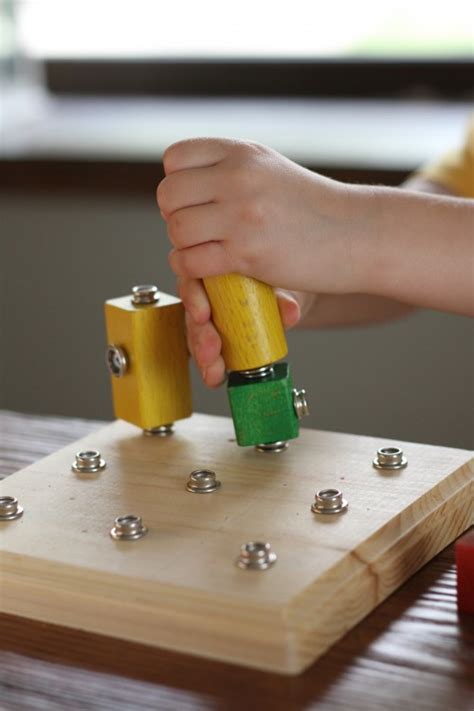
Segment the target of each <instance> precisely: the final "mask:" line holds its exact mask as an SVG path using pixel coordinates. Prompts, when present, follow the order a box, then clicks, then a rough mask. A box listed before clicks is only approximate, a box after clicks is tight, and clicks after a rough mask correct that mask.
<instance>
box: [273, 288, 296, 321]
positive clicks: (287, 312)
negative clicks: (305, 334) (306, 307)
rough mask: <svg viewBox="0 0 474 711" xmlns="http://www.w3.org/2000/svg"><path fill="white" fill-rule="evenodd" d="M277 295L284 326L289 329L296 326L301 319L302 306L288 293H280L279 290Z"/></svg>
mask: <svg viewBox="0 0 474 711" xmlns="http://www.w3.org/2000/svg"><path fill="white" fill-rule="evenodd" d="M275 293H276V297H277V301H278V307H279V309H280V316H281V320H282V322H283V326H284V327H285V328H287V329H288V328H292V327H293V326H296V324H297V323H298V321H299V320H300V318H301V306H300V304H299V302H298V301H297V300H296V298H295V297H294V296H293V295H292V294H290V293H288V292H287V291H280V290H279V289H278V290H277V291H276V292H275Z"/></svg>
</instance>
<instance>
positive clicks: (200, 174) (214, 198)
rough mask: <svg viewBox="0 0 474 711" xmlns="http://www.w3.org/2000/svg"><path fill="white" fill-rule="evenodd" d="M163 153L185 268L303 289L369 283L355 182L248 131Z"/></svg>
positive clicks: (179, 263) (176, 253) (169, 212)
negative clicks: (362, 261) (249, 138)
mask: <svg viewBox="0 0 474 711" xmlns="http://www.w3.org/2000/svg"><path fill="white" fill-rule="evenodd" d="M163 162H164V167H165V173H166V177H165V178H164V180H163V181H162V182H161V183H160V185H159V186H158V192H157V197H158V204H159V206H160V209H161V213H162V215H163V217H164V219H165V220H166V222H167V225H168V234H169V237H170V240H171V242H172V244H173V246H174V247H175V249H174V250H173V251H172V253H171V255H170V263H171V267H172V268H173V270H174V272H175V273H176V274H177V275H178V276H180V277H186V278H204V277H208V276H214V275H217V274H226V273H229V272H237V273H240V274H244V275H247V276H251V277H255V278H257V279H260V280H261V281H264V282H267V283H269V284H271V285H273V286H279V287H282V288H285V289H295V290H298V291H299V290H303V291H324V292H326V293H328V292H336V293H343V292H347V291H358V290H360V288H361V286H362V278H361V274H360V273H359V272H360V270H358V269H356V268H354V262H353V259H354V254H355V250H354V248H353V242H354V239H355V237H356V234H357V233H363V232H364V230H363V225H359V229H357V228H358V224H359V223H361V222H363V219H361V218H360V213H361V210H360V209H359V207H358V205H357V209H355V210H352V211H349V208H350V205H351V204H352V203H351V198H350V196H351V195H352V192H353V191H354V190H356V189H354V188H353V187H351V186H346V185H343V184H342V183H337V182H335V181H332V180H329V179H326V178H323V177H321V176H319V175H316V174H314V173H311V172H310V171H308V170H306V169H305V168H301V167H300V166H298V165H296V164H295V163H293V162H292V161H290V160H288V159H287V158H284V157H283V156H281V155H280V154H278V153H276V152H275V151H273V150H272V149H270V148H266V147H265V146H260V145H258V144H255V143H247V142H242V141H233V140H226V139H193V140H188V141H181V142H179V143H175V144H174V145H172V146H171V147H170V148H168V149H167V151H166V152H165V155H164V159H163Z"/></svg>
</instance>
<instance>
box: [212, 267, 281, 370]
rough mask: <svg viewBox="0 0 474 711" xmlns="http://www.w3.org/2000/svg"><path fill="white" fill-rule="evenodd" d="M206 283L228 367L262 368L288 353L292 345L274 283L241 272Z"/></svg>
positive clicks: (230, 368)
mask: <svg viewBox="0 0 474 711" xmlns="http://www.w3.org/2000/svg"><path fill="white" fill-rule="evenodd" d="M204 286H205V288H206V291H207V294H208V296H209V300H210V302H211V307H212V319H213V321H214V323H215V325H216V328H217V330H218V331H219V333H220V336H221V338H222V354H223V356H224V361H225V364H226V367H227V369H228V370H250V369H251V368H259V367H261V366H262V365H267V364H268V363H274V362H275V361H277V360H279V359H280V358H284V357H285V356H286V354H287V353H288V346H287V344H286V338H285V332H284V330H283V325H282V322H281V318H280V311H279V309H278V304H277V300H276V297H275V293H274V291H273V289H272V287H271V286H269V285H268V284H264V283H263V282H261V281H257V280H255V279H250V278H249V277H244V276H241V275H240V274H226V275H224V276H217V277H209V278H208V279H204Z"/></svg>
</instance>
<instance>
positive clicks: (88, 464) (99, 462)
mask: <svg viewBox="0 0 474 711" xmlns="http://www.w3.org/2000/svg"><path fill="white" fill-rule="evenodd" d="M106 466H107V465H106V463H105V459H102V456H101V454H100V452H99V451H97V449H88V450H86V451H84V452H78V453H77V454H76V458H75V460H74V462H73V463H72V466H71V468H72V470H73V471H74V472H78V473H79V474H93V473H94V472H100V471H102V469H105V467H106Z"/></svg>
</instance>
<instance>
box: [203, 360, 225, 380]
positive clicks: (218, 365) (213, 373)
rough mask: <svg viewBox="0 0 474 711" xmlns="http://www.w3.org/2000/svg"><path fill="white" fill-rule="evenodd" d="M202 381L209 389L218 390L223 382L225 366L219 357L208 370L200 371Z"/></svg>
mask: <svg viewBox="0 0 474 711" xmlns="http://www.w3.org/2000/svg"><path fill="white" fill-rule="evenodd" d="M201 374H202V379H203V380H204V382H205V384H206V385H207V386H208V387H209V388H218V387H219V385H222V383H223V382H224V381H225V377H226V375H225V364H224V359H223V357H222V356H221V355H220V356H219V357H218V358H217V360H215V361H214V363H213V364H212V365H210V366H209V367H208V368H204V369H203V370H202V371H201Z"/></svg>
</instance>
